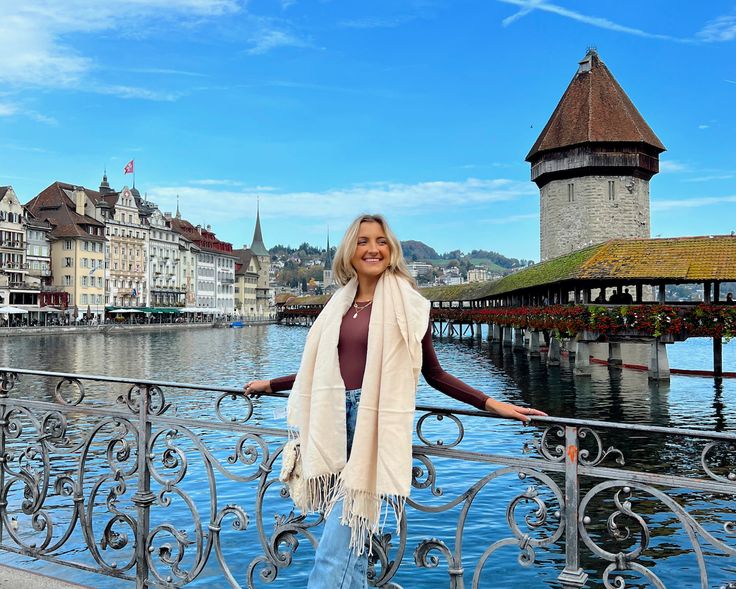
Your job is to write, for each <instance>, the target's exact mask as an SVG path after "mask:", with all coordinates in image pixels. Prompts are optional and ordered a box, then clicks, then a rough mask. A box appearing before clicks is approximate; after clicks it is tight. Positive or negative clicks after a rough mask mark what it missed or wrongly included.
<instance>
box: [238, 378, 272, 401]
mask: <svg viewBox="0 0 736 589" xmlns="http://www.w3.org/2000/svg"><path fill="white" fill-rule="evenodd" d="M243 392H244V393H245V396H246V397H250V396H251V395H253V396H254V397H260V395H261V393H271V392H273V391H272V390H271V381H270V380H251V381H250V382H246V383H245V386H243Z"/></svg>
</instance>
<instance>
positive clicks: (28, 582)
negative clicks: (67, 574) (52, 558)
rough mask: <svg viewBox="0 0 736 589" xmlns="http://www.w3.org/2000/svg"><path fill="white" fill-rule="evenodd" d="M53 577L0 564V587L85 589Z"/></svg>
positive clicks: (10, 588) (15, 588)
mask: <svg viewBox="0 0 736 589" xmlns="http://www.w3.org/2000/svg"><path fill="white" fill-rule="evenodd" d="M85 587H86V586H84V585H77V584H75V583H67V582H66V581H61V580H59V579H54V578H53V577H47V576H46V575H41V574H38V573H30V572H28V571H24V570H21V569H16V568H15V567H9V566H5V565H0V589H85Z"/></svg>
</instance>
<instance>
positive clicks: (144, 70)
mask: <svg viewBox="0 0 736 589" xmlns="http://www.w3.org/2000/svg"><path fill="white" fill-rule="evenodd" d="M124 71H126V72H131V73H133V74H151V75H153V76H186V77H191V78H206V77H207V74H202V73H199V72H188V71H185V70H174V69H167V68H156V67H141V68H129V69H126V70H124Z"/></svg>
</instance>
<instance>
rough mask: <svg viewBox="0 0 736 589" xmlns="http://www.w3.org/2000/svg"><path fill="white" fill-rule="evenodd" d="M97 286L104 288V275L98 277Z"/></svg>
mask: <svg viewBox="0 0 736 589" xmlns="http://www.w3.org/2000/svg"><path fill="white" fill-rule="evenodd" d="M97 288H102V276H99V277H98V278H97Z"/></svg>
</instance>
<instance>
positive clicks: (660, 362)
mask: <svg viewBox="0 0 736 589" xmlns="http://www.w3.org/2000/svg"><path fill="white" fill-rule="evenodd" d="M669 379H670V362H669V359H668V358H667V346H666V344H663V343H662V342H661V341H659V338H657V339H655V340H654V341H653V342H652V343H651V344H650V349H649V380H669Z"/></svg>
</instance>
